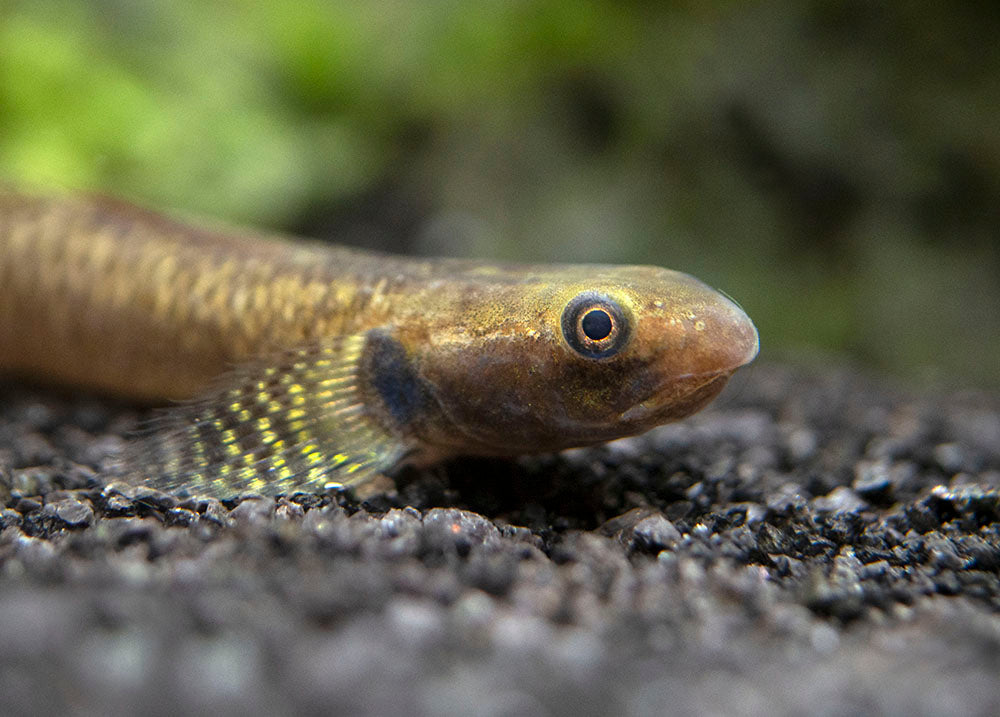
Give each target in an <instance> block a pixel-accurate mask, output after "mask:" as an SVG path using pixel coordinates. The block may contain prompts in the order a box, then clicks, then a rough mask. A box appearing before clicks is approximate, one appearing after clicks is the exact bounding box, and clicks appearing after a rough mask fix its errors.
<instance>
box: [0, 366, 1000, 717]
mask: <svg viewBox="0 0 1000 717" xmlns="http://www.w3.org/2000/svg"><path fill="white" fill-rule="evenodd" d="M141 419H142V415H141V414H140V413H139V412H137V411H135V410H133V409H130V408H128V407H123V406H116V405H114V404H112V403H107V402H102V401H100V400H97V399H87V398H79V397H60V396H58V395H56V394H53V393H51V392H47V391H43V390H33V389H28V388H23V387H13V386H7V387H6V388H3V389H0V504H2V506H3V509H2V512H0V529H2V532H0V696H2V697H0V699H2V702H3V706H4V710H3V711H4V712H5V713H10V714H24V713H39V712H43V711H44V712H52V711H60V712H63V711H66V710H71V711H72V712H74V713H76V714H95V715H96V714H104V713H107V712H109V711H121V710H126V711H129V712H138V711H140V710H141V711H144V712H148V713H150V714H164V713H174V712H176V711H182V712H198V713H208V712H211V713H214V714H216V715H221V714H247V713H254V714H256V713H266V714H275V715H280V714H292V713H302V712H307V713H316V712H328V713H329V712H333V713H337V712H345V713H375V714H389V713H394V712H405V713H408V714H409V713H416V714H469V713H475V714H489V715H521V714H524V715H539V714H664V713H677V714H710V713H727V714H747V715H751V714H761V713H765V712H772V713H773V712H777V713H792V714H804V713H808V714H830V715H840V714H856V713H858V712H863V713H864V712H868V713H876V712H877V713H888V714H907V715H914V714H929V715H930V714H933V715H943V714H983V715H995V714H1000V397H998V396H996V395H990V394H982V393H975V392H964V393H954V392H953V393H945V392H941V393H936V394H924V393H914V392H906V391H902V390H898V389H893V388H889V387H886V386H885V385H883V384H880V383H879V382H877V381H873V380H871V379H866V378H863V377H858V376H857V375H855V374H854V373H852V372H849V371H839V372H830V371H824V370H818V369H816V370H806V369H791V368H787V367H782V366H776V365H767V364H760V365H757V366H754V367H752V368H750V369H749V370H744V371H743V372H741V373H740V374H739V375H738V376H737V377H736V378H735V379H734V380H733V382H732V384H731V386H730V387H729V388H727V390H726V391H725V393H724V395H723V397H722V398H721V399H720V400H719V401H718V402H717V403H716V404H715V405H714V406H712V407H710V408H709V409H707V410H706V411H704V412H703V413H701V414H699V415H697V416H694V417H692V418H690V419H688V420H686V421H684V422H682V423H679V424H676V425H672V426H665V427H663V428H661V429H657V430H655V431H653V432H651V433H649V434H647V435H645V436H642V437H639V438H635V439H627V440H624V441H619V442H616V443H613V444H608V445H605V446H600V447H597V448H593V449H586V450H576V451H569V452H566V453H563V454H561V455H558V456H544V457H534V458H525V459H523V460H521V461H518V462H513V463H511V462H500V461H487V460H464V461H458V462H455V463H452V464H450V465H448V466H447V467H445V468H443V469H440V470H437V471H432V472H427V473H417V472H413V471H411V472H406V473H404V474H403V475H402V476H400V477H399V479H398V482H397V485H398V490H391V489H390V490H389V492H387V493H376V494H373V495H371V496H369V497H368V498H367V500H364V501H359V500H358V499H355V498H349V497H347V496H338V497H330V496H325V497H317V496H311V495H310V496H305V495H298V496H292V497H288V498H280V499H277V500H272V499H267V500H264V499H257V498H254V499H247V500H244V501H242V502H238V503H231V502H225V503H220V502H218V501H214V500H196V499H189V500H184V501H179V500H177V499H175V498H173V497H171V496H167V495H164V494H161V493H155V492H152V491H149V490H146V489H142V488H131V487H129V486H125V485H122V484H120V483H113V482H112V483H110V484H107V485H105V482H106V481H107V480H108V476H107V474H106V473H105V472H103V471H102V465H108V458H109V456H111V455H112V454H113V453H114V452H115V451H116V450H117V449H118V448H119V446H120V445H121V441H122V439H121V435H122V434H123V433H125V432H127V431H128V430H130V429H132V428H134V427H135V426H136V424H137V422H138V421H140V420H141Z"/></svg>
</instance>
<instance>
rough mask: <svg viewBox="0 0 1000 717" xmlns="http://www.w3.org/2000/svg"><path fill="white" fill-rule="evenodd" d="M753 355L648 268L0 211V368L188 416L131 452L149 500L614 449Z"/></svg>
mask: <svg viewBox="0 0 1000 717" xmlns="http://www.w3.org/2000/svg"><path fill="white" fill-rule="evenodd" d="M757 346H758V342H757V331H756V329H755V328H754V325H753V323H752V322H751V321H750V319H749V318H747V316H746V314H744V312H743V311H742V310H741V309H740V308H739V307H738V306H737V305H736V304H735V303H734V302H732V301H730V300H729V299H727V298H726V297H725V296H723V295H722V294H720V293H718V292H716V291H714V290H713V289H711V288H709V287H708V286H706V285H705V284H702V283H701V282H699V281H698V280H696V279H694V278H692V277H690V276H687V275H685V274H682V273H679V272H676V271H670V270H668V269H661V268H657V267H650V266H603V265H515V264H488V263H483V262H476V261H465V260H455V259H417V258H404V257H397V256H389V255H383V254H377V253H371V252H364V251H359V250H354V249H348V248H342V247H335V246H331V245H328V244H323V243H310V242H304V241H294V240H288V239H281V238H273V237H264V236H259V235H254V234H252V233H249V232H238V233H237V232H233V231H229V230H212V229H203V228H197V227H193V226H189V225H188V224H185V223H181V222H178V221H175V220H172V219H169V218H166V217H164V216H161V215H158V214H155V213H152V212H148V211H145V210H142V209H138V208H136V207H133V206H131V205H127V204H122V203H117V202H111V201H108V200H96V199H79V198H78V199H65V198H63V199H51V198H39V197H33V196H28V195H24V194H19V193H15V192H2V191H0V372H3V373H5V374H8V375H15V376H21V377H30V378H34V379H41V380H45V381H50V382H58V383H62V384H66V385H72V386H80V387H86V388H88V389H94V390H98V391H102V392H105V393H111V394H116V395H119V396H123V397H128V398H132V399H137V400H141V401H143V402H155V401H167V400H171V399H174V400H176V399H185V400H187V402H186V403H184V404H182V405H179V406H174V407H172V408H168V409H167V410H166V411H165V413H164V415H163V417H162V418H161V419H159V420H158V421H156V422H155V425H154V426H153V427H152V428H151V429H150V430H149V431H148V432H147V433H146V434H145V435H144V436H143V437H141V438H139V439H137V441H136V442H135V444H134V446H133V447H132V449H131V450H130V451H129V452H128V461H127V469H128V472H129V474H130V476H131V478H132V479H133V480H136V481H141V482H144V483H146V484H149V485H152V486H154V487H157V488H160V489H163V490H170V491H187V492H191V493H197V494H205V495H214V496H219V497H225V496H230V495H234V494H239V493H262V494H267V495H274V494H279V493H291V492H296V491H321V490H326V489H330V488H334V487H341V486H348V485H357V484H359V483H361V482H363V481H365V480H366V479H368V478H370V477H372V476H374V475H376V474H379V473H385V472H387V471H390V470H391V469H393V468H394V467H396V466H397V465H399V464H401V463H404V462H409V463H415V464H422V465H423V464H428V463H432V462H434V461H438V460H440V459H442V458H446V457H448V456H453V455H462V454H469V455H501V456H512V455H518V454H522V453H535V452H544V451H556V450H559V449H562V448H568V447H572V446H584V445H589V444H594V443H599V442H602V441H607V440H611V439H614V438H619V437H622V436H629V435H634V434H637V433H641V432H643V431H646V430H648V429H650V428H652V427H654V426H657V425H659V424H662V423H666V422H668V421H673V420H675V419H678V418H683V417H684V416H687V415H690V414H691V413H693V412H695V411H697V410H698V409H700V408H701V407H702V406H704V405H705V404H707V403H708V402H709V401H710V400H711V399H712V398H714V397H715V396H716V395H717V394H718V393H719V391H720V390H721V389H722V387H723V385H724V384H725V383H726V381H727V380H728V378H729V377H730V375H731V374H732V373H733V372H734V371H735V370H736V369H737V368H739V367H740V366H743V365H745V364H746V363H748V362H750V361H751V360H752V359H753V358H754V356H755V355H756V354H757Z"/></svg>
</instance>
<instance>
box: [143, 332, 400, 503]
mask: <svg viewBox="0 0 1000 717" xmlns="http://www.w3.org/2000/svg"><path fill="white" fill-rule="evenodd" d="M364 346H365V334H356V335H351V336H346V337H341V338H336V339H328V340H324V341H322V342H315V343H312V344H307V345H304V346H300V347H297V348H295V349H291V350H287V351H283V352H281V353H279V354H276V355H272V356H269V357H266V358H263V359H259V360H256V361H251V362H248V363H246V364H244V365H241V366H238V367H237V368H235V369H234V370H233V371H231V372H229V373H227V374H226V375H224V376H222V377H221V378H220V379H219V380H218V381H217V382H216V383H215V384H214V385H213V386H212V387H211V388H210V389H209V390H207V391H206V392H205V393H204V394H203V395H202V396H201V397H199V398H196V399H194V400H192V401H187V402H184V403H181V404H178V405H176V406H174V407H172V408H170V409H166V410H165V411H163V412H162V413H161V414H160V415H159V416H156V417H154V418H153V419H152V420H151V421H150V422H149V424H148V426H147V428H146V430H145V431H143V432H142V434H141V435H139V436H138V437H137V438H136V439H135V440H134V441H133V442H132V444H131V445H130V446H129V448H128V449H127V451H126V454H125V465H124V469H125V472H126V476H127V477H128V478H129V479H130V480H132V481H133V482H142V483H144V484H147V485H150V486H152V487H154V488H158V489H160V490H164V491H168V492H180V491H184V492H188V493H193V494H199V495H208V496H214V497H220V498H221V497H229V496H233V495H238V494H239V493H241V492H244V493H245V492H253V493H260V494H264V495H277V494H281V493H291V492H322V491H324V490H328V489H330V488H331V487H341V486H342V487H347V486H352V485H357V484H359V483H362V482H364V481H366V480H368V479H370V478H371V477H373V476H374V475H376V474H378V473H381V472H383V471H386V470H388V469H389V468H391V467H393V466H394V465H395V464H396V463H397V462H398V461H399V460H400V459H401V458H402V457H403V455H404V454H405V453H406V447H405V445H404V443H403V441H402V439H401V438H399V437H398V436H397V435H394V434H393V433H392V432H391V431H390V430H388V429H387V428H385V427H384V426H383V425H381V424H380V423H379V421H378V420H377V419H376V418H375V417H374V414H373V413H372V412H370V411H368V410H367V406H366V403H365V396H364V393H363V392H362V391H361V388H360V386H359V382H360V380H361V379H360V374H359V370H360V363H361V361H360V359H361V354H362V351H363V350H364ZM331 381H336V382H337V384H336V386H335V387H334V388H329V386H330V382H331Z"/></svg>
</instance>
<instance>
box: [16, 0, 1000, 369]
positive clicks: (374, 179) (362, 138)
mask: <svg viewBox="0 0 1000 717" xmlns="http://www.w3.org/2000/svg"><path fill="white" fill-rule="evenodd" d="M997 7H1000V6H997ZM997 7H994V6H991V5H989V4H980V5H977V4H969V3H957V2H944V3H938V4H930V3H916V2H899V3H892V4H889V3H869V2H861V1H860V0H853V1H851V0H848V1H846V2H835V1H833V0H783V1H777V2H767V3H737V2H716V3H695V2H663V3H653V2H641V1H639V0H635V1H633V2H622V1H621V0H590V1H587V0H580V1H578V2H570V1H568V0H566V1H562V2H554V1H550V0H533V1H528V0H509V1H503V0H484V1H483V2H458V1H457V0H427V1H426V2H419V3H417V2H409V1H404V0H380V1H379V2H346V1H343V2H336V1H334V0H306V1H304V2H297V3H273V4H271V5H264V4H259V3H252V2H249V1H248V0H225V1H223V2H217V3H203V2H194V1H193V0H174V1H172V2H169V3H163V2H156V1H155V0H129V1H127V2H126V1H125V0H91V1H90V2H86V3H84V2H70V1H69V0H47V1H45V2H38V1H37V0H34V1H30V2H27V1H26V2H14V1H12V0H0V177H3V178H4V179H5V180H7V181H13V182H17V183H20V184H24V185H34V186H40V187H43V188H46V189H52V188H56V189H59V190H75V189H85V190H98V191H103V192H108V193H114V194H118V195H123V196H126V197H131V198H133V199H135V200H137V201H140V202H142V203H144V204H149V205H153V206H160V207H172V208H175V209H179V210H182V211H185V212H192V213H196V214H206V215H212V216H218V217H222V218H225V219H227V220H230V221H233V222H241V223H249V224H254V225H259V226H268V227H274V228H279V229H283V230H287V231H295V232H299V233H310V234H317V235H329V236H333V237H334V238H337V239H338V240H341V241H352V242H356V243H366V244H372V245H379V246H382V247H388V248H392V249H396V250H401V251H412V252H418V253H436V254H441V253H444V254H453V255H471V256H480V257H496V258H508V259H518V260H559V261H587V260H591V261H613V262H647V263H655V264H662V265H666V266H671V267H674V268H679V269H683V270H685V271H689V272H691V273H693V274H695V275H697V276H699V277H701V278H703V279H705V280H706V281H708V282H709V283H712V284H714V285H716V286H719V287H721V288H724V289H726V290H727V291H728V292H729V293H731V294H732V295H734V296H736V297H737V298H738V299H739V300H740V301H741V303H743V304H744V306H745V307H746V308H747V310H748V312H749V313H750V314H751V316H753V317H754V319H755V320H756V321H757V323H758V326H759V328H760V330H761V335H762V341H763V346H764V351H765V354H766V353H768V352H776V351H779V352H780V351H785V352H787V351H790V350H801V349H806V348H809V347H812V348H814V349H818V350H819V351H821V352H823V353H831V352H833V353H840V354H843V355H846V356H852V357H854V358H856V359H857V360H859V361H862V362H864V363H867V364H869V365H872V366H875V367H878V368H880V369H890V370H893V371H895V372H897V373H902V374H908V375H911V376H912V375H923V376H926V377H930V378H935V379H939V380H945V381H949V382H954V383H981V384H990V385H994V386H996V385H1000V371H998V367H1000V201H998V199H1000V122H998V121H997V117H996V115H997V108H998V107H1000V43H998V42H997V41H996V38H997V37H998V36H1000V32H998V31H1000V10H998V9H997Z"/></svg>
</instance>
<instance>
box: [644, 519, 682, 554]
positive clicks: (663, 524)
mask: <svg viewBox="0 0 1000 717" xmlns="http://www.w3.org/2000/svg"><path fill="white" fill-rule="evenodd" d="M632 536H633V543H634V545H635V546H636V547H637V548H639V549H643V550H649V551H652V552H659V551H660V550H665V549H669V548H673V547H674V546H675V545H677V543H678V542H680V540H681V532H680V531H679V530H677V528H676V527H675V526H674V524H673V523H671V522H670V521H669V520H667V519H666V517H665V516H663V515H662V514H661V515H651V516H649V517H648V518H644V519H643V520H640V521H639V522H638V523H637V524H636V526H635V528H634V529H633V531H632Z"/></svg>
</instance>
